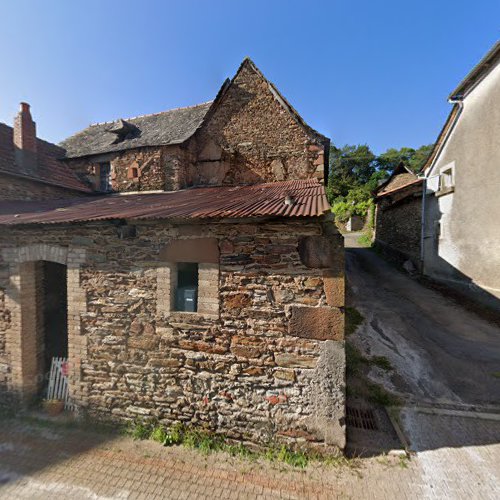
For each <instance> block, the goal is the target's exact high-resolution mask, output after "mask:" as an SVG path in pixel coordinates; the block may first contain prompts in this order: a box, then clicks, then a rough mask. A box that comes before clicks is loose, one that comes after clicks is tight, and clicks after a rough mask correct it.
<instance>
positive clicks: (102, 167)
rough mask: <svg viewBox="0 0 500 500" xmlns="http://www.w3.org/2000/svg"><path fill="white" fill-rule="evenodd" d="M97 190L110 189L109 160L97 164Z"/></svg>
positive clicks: (105, 190)
mask: <svg viewBox="0 0 500 500" xmlns="http://www.w3.org/2000/svg"><path fill="white" fill-rule="evenodd" d="M99 190H100V191H104V192H107V191H111V164H110V163H109V162H106V163H100V164H99Z"/></svg>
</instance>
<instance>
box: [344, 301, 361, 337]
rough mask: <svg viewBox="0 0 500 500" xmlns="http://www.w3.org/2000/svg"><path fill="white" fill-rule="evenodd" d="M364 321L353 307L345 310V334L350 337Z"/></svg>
mask: <svg viewBox="0 0 500 500" xmlns="http://www.w3.org/2000/svg"><path fill="white" fill-rule="evenodd" d="M364 320H365V318H364V316H363V315H362V314H361V313H360V312H359V311H358V310H357V309H356V308H354V307H346V308H345V334H346V335H352V334H353V333H354V332H355V331H356V330H357V328H358V326H359V325H360V324H361V323H363V321H364Z"/></svg>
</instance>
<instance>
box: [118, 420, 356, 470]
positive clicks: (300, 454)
mask: <svg viewBox="0 0 500 500" xmlns="http://www.w3.org/2000/svg"><path fill="white" fill-rule="evenodd" d="M127 434H128V435H130V436H131V437H132V438H134V439H150V440H152V441H156V442H157V443H160V444H162V445H163V446H172V445H182V446H185V447H186V448H190V449H195V450H198V451H200V452H201V453H203V454H204V455H209V454H211V453H215V452H225V453H228V454H229V455H230V456H232V457H239V458H243V459H246V460H257V459H259V458H265V459H266V460H269V461H271V462H280V463H285V464H288V465H290V466H292V467H298V468H305V467H307V465H308V464H309V463H310V462H311V461H318V462H322V463H324V464H326V465H332V466H341V465H349V466H351V467H352V466H354V467H355V466H356V463H355V461H354V460H353V459H347V458H345V457H344V456H343V455H339V456H323V455H320V454H318V453H315V452H311V451H302V450H298V451H297V450H293V449H291V448H289V447H288V446H286V445H278V444H276V443H270V444H269V446H268V447H267V448H266V450H265V451H263V452H258V451H253V450H251V449H249V448H248V447H246V446H245V445H244V444H243V443H237V444H233V443H231V442H229V441H227V440H226V439H225V438H224V436H221V435H218V434H215V433H214V432H211V431H209V430H206V429H203V428H188V427H186V426H184V425H182V424H180V423H177V424H174V425H173V426H171V427H170V428H168V429H167V428H165V427H164V426H162V425H160V424H157V423H154V422H148V421H141V420H136V421H134V422H132V423H131V424H130V425H129V426H128V428H127Z"/></svg>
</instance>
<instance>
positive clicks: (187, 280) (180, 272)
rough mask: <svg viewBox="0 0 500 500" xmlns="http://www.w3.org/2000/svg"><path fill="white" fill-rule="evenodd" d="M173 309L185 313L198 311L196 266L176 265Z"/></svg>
mask: <svg viewBox="0 0 500 500" xmlns="http://www.w3.org/2000/svg"><path fill="white" fill-rule="evenodd" d="M175 309H176V310H177V311H187V312H196V311H197V310H198V264H192V263H184V262H180V263H178V264H177V288H176V291H175Z"/></svg>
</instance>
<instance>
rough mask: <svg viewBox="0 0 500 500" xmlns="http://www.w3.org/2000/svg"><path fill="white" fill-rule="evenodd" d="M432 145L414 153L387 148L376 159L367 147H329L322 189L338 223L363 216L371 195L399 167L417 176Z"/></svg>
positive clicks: (409, 149)
mask: <svg viewBox="0 0 500 500" xmlns="http://www.w3.org/2000/svg"><path fill="white" fill-rule="evenodd" d="M432 146H433V145H432V144H430V145H425V146H421V147H420V148H418V149H413V148H407V147H403V148H401V149H395V148H390V149H388V150H387V151H385V152H384V153H382V154H381V155H379V156H376V155H375V154H374V153H373V151H372V150H371V149H370V147H369V146H368V145H367V144H358V145H349V144H346V145H345V146H342V147H341V148H337V147H336V146H334V145H332V146H331V147H330V175H329V178H328V186H327V188H326V191H327V196H328V199H329V201H330V204H331V205H332V211H333V213H334V214H335V218H336V220H337V221H339V222H344V223H345V222H347V220H348V219H349V217H351V215H359V216H361V217H364V216H366V214H367V213H368V210H369V208H370V206H371V204H372V200H373V192H374V191H375V190H376V189H377V187H378V186H379V185H380V183H381V182H383V181H384V180H385V179H387V178H388V177H389V176H390V174H391V173H392V172H393V170H394V169H395V168H396V167H397V166H398V165H399V164H400V163H403V164H404V165H405V166H407V167H408V168H409V169H411V170H412V171H413V172H418V171H419V170H420V169H421V168H422V166H423V165H424V163H425V161H426V159H427V157H428V156H429V154H430V152H431V149H432Z"/></svg>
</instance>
